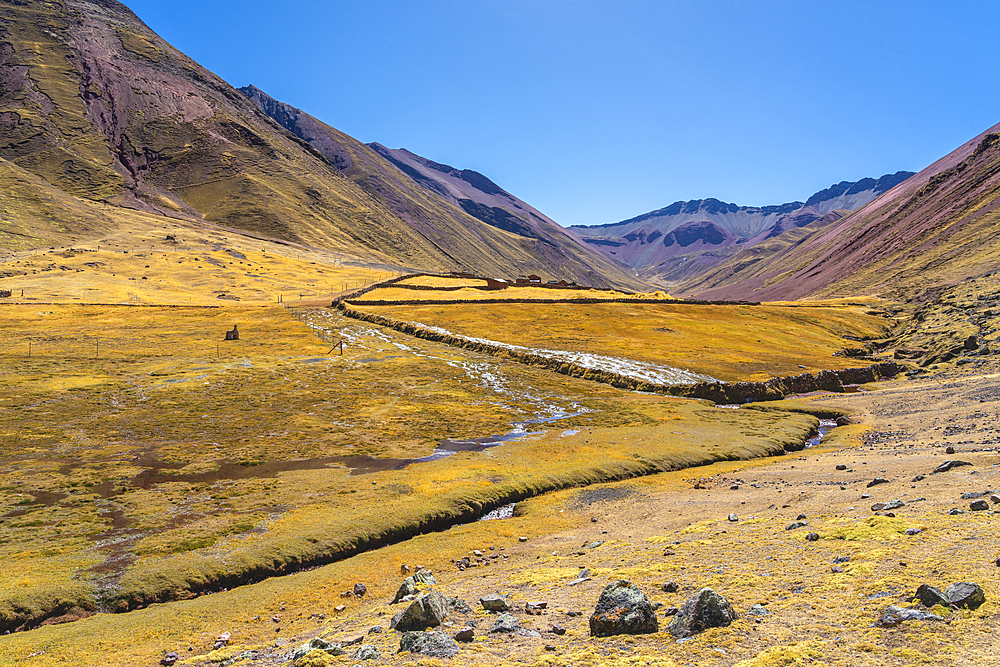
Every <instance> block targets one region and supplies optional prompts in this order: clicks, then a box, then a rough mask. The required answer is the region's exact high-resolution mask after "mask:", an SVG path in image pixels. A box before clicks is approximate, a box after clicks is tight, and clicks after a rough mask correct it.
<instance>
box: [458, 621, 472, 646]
mask: <svg viewBox="0 0 1000 667" xmlns="http://www.w3.org/2000/svg"><path fill="white" fill-rule="evenodd" d="M475 637H476V631H475V629H474V628H472V627H471V626H468V625H467V626H465V627H464V628H462V629H461V630H459V631H458V632H456V633H455V641H457V642H471V641H472V640H473V639H475Z"/></svg>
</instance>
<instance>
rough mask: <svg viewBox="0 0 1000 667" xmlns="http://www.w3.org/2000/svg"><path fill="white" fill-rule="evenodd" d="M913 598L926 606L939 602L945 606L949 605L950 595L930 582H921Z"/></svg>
mask: <svg viewBox="0 0 1000 667" xmlns="http://www.w3.org/2000/svg"><path fill="white" fill-rule="evenodd" d="M912 599H913V600H915V601H919V602H920V604H922V605H924V606H925V607H933V606H935V605H939V604H940V605H944V606H945V607H947V606H948V605H949V602H948V597H947V596H946V595H945V594H944V593H942V592H941V591H940V590H938V589H937V588H935V587H933V586H931V585H930V584H921V585H920V587H919V588H917V592H916V593H914V595H913V598H912Z"/></svg>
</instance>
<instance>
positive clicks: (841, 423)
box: [836, 416, 851, 426]
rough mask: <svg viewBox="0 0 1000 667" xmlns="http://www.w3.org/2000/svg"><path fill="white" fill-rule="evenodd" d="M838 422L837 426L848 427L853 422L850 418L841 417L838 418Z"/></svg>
mask: <svg viewBox="0 0 1000 667" xmlns="http://www.w3.org/2000/svg"><path fill="white" fill-rule="evenodd" d="M836 422H837V426H848V425H849V424H850V423H851V420H850V419H849V418H848V417H843V416H841V417H837V419H836Z"/></svg>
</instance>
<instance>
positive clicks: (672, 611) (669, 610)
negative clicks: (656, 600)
mask: <svg viewBox="0 0 1000 667" xmlns="http://www.w3.org/2000/svg"><path fill="white" fill-rule="evenodd" d="M663 615H664V616H676V615H677V607H667V608H666V609H664V610H663Z"/></svg>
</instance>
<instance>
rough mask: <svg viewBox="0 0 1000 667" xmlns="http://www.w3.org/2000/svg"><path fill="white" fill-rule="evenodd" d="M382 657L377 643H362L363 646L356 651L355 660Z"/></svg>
mask: <svg viewBox="0 0 1000 667" xmlns="http://www.w3.org/2000/svg"><path fill="white" fill-rule="evenodd" d="M381 657H382V654H381V653H379V650H378V647H377V646H375V644H362V645H361V647H360V648H359V649H358V650H357V651H355V652H354V659H355V660H378V659H379V658H381Z"/></svg>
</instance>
